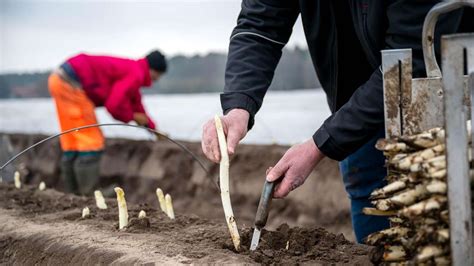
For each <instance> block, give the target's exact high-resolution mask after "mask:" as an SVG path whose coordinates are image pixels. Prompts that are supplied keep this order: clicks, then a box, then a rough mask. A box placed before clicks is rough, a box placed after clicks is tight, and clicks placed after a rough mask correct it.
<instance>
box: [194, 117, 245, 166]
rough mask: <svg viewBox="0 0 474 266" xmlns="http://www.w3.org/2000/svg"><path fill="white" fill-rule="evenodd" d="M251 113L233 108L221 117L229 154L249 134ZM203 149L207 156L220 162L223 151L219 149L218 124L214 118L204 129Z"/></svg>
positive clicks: (231, 153)
mask: <svg viewBox="0 0 474 266" xmlns="http://www.w3.org/2000/svg"><path fill="white" fill-rule="evenodd" d="M249 117H250V114H249V113H248V112H247V111H246V110H244V109H233V110H231V111H230V112H229V113H227V115H225V116H223V117H221V121H222V126H223V127H224V134H225V135H226V139H227V152H228V153H229V155H233V154H234V153H235V149H236V147H237V144H239V141H241V140H242V139H243V138H244V137H245V135H246V134H247V126H248V122H249ZM201 145H202V151H203V152H204V154H205V155H206V157H207V158H208V159H209V160H211V161H213V162H215V163H219V161H220V160H221V153H220V151H219V142H218V140H217V132H216V126H215V124H214V119H210V120H209V121H207V122H206V123H205V124H204V126H203V129H202V141H201Z"/></svg>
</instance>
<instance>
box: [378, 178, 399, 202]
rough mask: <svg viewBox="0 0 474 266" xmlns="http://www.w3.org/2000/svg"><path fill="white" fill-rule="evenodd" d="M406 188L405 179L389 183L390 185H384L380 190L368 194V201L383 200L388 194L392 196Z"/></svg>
mask: <svg viewBox="0 0 474 266" xmlns="http://www.w3.org/2000/svg"><path fill="white" fill-rule="evenodd" d="M406 186H407V184H406V179H404V180H403V179H401V180H397V181H395V182H392V183H390V184H388V185H386V186H384V187H382V188H379V189H376V190H374V191H373V192H372V193H371V194H370V199H379V198H385V197H387V196H388V195H390V194H393V193H395V192H397V191H400V190H402V189H404V188H405V187H406Z"/></svg>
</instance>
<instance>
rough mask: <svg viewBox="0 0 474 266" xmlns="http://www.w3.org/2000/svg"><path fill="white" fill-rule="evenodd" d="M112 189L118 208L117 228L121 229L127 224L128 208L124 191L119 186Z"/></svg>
mask: <svg viewBox="0 0 474 266" xmlns="http://www.w3.org/2000/svg"><path fill="white" fill-rule="evenodd" d="M114 190H115V193H116V194H117V205H118V209H119V229H123V228H125V227H126V226H127V225H128V209H127V202H126V201H125V192H123V189H121V188H119V187H116V188H114Z"/></svg>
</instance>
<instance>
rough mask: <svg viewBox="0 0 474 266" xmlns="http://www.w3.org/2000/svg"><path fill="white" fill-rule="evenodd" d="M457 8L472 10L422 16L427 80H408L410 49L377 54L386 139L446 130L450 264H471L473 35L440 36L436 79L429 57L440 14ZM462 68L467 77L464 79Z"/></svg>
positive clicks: (455, 4) (470, 0)
mask: <svg viewBox="0 0 474 266" xmlns="http://www.w3.org/2000/svg"><path fill="white" fill-rule="evenodd" d="M462 6H471V7H474V0H464V1H462V0H461V1H454V0H451V1H445V2H441V3H439V4H437V5H435V6H434V7H433V9H432V10H431V11H430V12H429V13H428V14H427V16H426V19H425V22H424V25H423V38H422V40H423V54H424V61H425V65H426V72H427V76H428V77H427V78H420V79H412V72H411V61H412V57H411V50H410V49H398V50H384V51H382V72H383V87H384V111H385V131H386V136H387V137H395V136H399V135H402V134H416V133H419V132H421V131H424V130H427V129H430V128H433V127H439V126H444V127H445V128H446V158H447V173H448V179H447V184H448V198H449V203H448V207H449V220H450V241H451V242H450V244H451V257H452V264H453V265H455V266H457V265H473V256H474V255H473V254H472V253H473V249H472V217H471V212H472V209H471V191H470V172H469V171H470V170H469V159H468V158H470V157H469V153H471V154H472V157H474V134H471V138H472V139H471V141H472V143H473V145H472V146H473V147H472V150H470V149H469V145H468V142H469V141H468V132H467V129H466V121H467V119H468V117H469V116H470V117H471V119H472V118H474V34H457V35H450V36H445V37H443V38H442V65H443V70H444V71H443V75H444V77H442V73H441V71H440V68H439V65H438V63H437V62H436V57H435V56H434V32H435V26H436V22H437V20H438V17H439V16H440V15H441V14H444V13H448V12H450V11H452V10H455V9H457V8H459V7H462ZM465 56H466V59H467V62H465V60H464V59H465ZM465 64H466V66H467V69H468V73H467V74H468V76H464V70H465V69H464V68H465ZM467 96H470V97H467ZM469 100H470V101H469ZM468 102H470V106H468ZM469 110H470V112H469ZM471 132H472V129H471Z"/></svg>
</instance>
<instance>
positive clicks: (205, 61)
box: [0, 47, 320, 98]
mask: <svg viewBox="0 0 474 266" xmlns="http://www.w3.org/2000/svg"><path fill="white" fill-rule="evenodd" d="M225 64H226V55H225V54H223V53H210V54H207V55H205V56H198V55H197V56H192V57H187V56H180V55H178V56H174V57H171V58H170V59H169V71H168V72H167V73H166V75H164V76H163V78H162V79H161V80H160V82H158V83H157V84H155V85H154V86H153V87H152V88H151V89H150V90H143V92H144V93H146V94H156V93H199V92H219V91H222V89H223V87H224V71H225ZM48 75H49V72H41V73H22V74H0V98H29V97H49V92H48V87H47V86H48V82H47V80H48ZM318 87H320V85H319V82H318V80H317V77H316V74H315V71H314V69H313V66H312V63H311V58H310V56H309V54H308V51H307V50H306V49H301V48H298V47H296V48H294V49H285V50H284V52H283V55H282V58H281V60H280V63H279V64H278V67H277V69H276V73H275V76H274V79H273V82H272V85H271V86H270V90H295V89H307V88H318Z"/></svg>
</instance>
